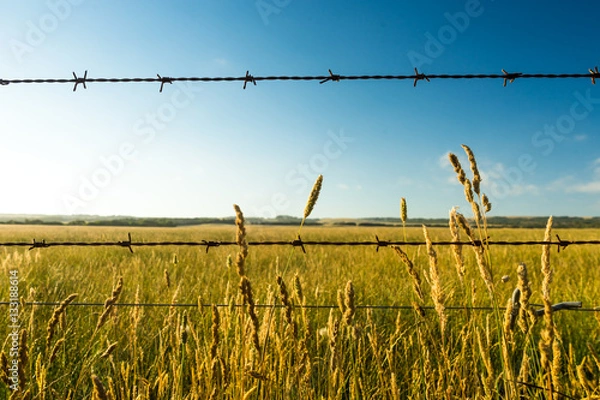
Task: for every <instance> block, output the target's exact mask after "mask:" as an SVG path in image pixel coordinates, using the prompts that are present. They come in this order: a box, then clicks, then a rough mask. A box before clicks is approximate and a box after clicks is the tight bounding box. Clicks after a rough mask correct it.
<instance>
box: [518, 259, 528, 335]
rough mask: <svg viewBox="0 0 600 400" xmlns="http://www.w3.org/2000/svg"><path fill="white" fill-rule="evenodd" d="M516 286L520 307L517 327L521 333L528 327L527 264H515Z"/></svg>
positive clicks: (525, 331)
mask: <svg viewBox="0 0 600 400" xmlns="http://www.w3.org/2000/svg"><path fill="white" fill-rule="evenodd" d="M517 277H518V282H517V287H518V288H519V290H520V291H521V300H520V303H521V307H520V309H519V327H520V328H521V331H522V332H523V333H527V331H528V329H529V298H530V297H531V287H530V286H529V278H528V276H527V265H525V263H520V264H519V265H518V266H517Z"/></svg>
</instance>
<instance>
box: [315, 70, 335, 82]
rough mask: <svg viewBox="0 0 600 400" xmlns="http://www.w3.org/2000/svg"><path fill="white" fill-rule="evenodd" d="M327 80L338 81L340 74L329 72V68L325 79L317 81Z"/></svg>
mask: <svg viewBox="0 0 600 400" xmlns="http://www.w3.org/2000/svg"><path fill="white" fill-rule="evenodd" d="M329 81H333V82H339V81H340V76H339V75H337V74H334V73H333V72H331V70H329V76H328V77H327V78H325V79H323V80H322V81H321V82H319V83H320V84H323V83H325V82H329Z"/></svg>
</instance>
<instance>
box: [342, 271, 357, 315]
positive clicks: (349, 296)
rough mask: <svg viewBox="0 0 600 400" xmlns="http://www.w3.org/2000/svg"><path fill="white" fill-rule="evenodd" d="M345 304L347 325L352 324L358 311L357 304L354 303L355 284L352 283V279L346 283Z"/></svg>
mask: <svg viewBox="0 0 600 400" xmlns="http://www.w3.org/2000/svg"><path fill="white" fill-rule="evenodd" d="M344 305H345V306H346V311H345V312H344V323H345V324H346V325H350V324H351V323H352V319H353V318H354V313H355V312H356V306H355V304H354V285H352V281H348V283H347V284H346V290H345V297H344Z"/></svg>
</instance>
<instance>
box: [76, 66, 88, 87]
mask: <svg viewBox="0 0 600 400" xmlns="http://www.w3.org/2000/svg"><path fill="white" fill-rule="evenodd" d="M87 73H88V72H87V69H86V70H85V73H84V74H83V78H79V77H77V74H76V73H75V72H73V78H75V81H74V82H75V85H74V86H73V91H74V92H75V91H76V90H77V85H79V84H82V85H83V88H84V89H87V86H86V85H85V82H86V81H87Z"/></svg>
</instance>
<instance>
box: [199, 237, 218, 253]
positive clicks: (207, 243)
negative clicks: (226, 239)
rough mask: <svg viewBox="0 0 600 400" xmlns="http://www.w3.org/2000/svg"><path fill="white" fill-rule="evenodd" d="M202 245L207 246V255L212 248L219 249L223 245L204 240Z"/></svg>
mask: <svg viewBox="0 0 600 400" xmlns="http://www.w3.org/2000/svg"><path fill="white" fill-rule="evenodd" d="M202 243H203V244H204V245H205V246H206V254H208V250H209V249H210V248H211V247H219V246H220V245H221V243H220V242H216V241H214V240H203V241H202Z"/></svg>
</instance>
